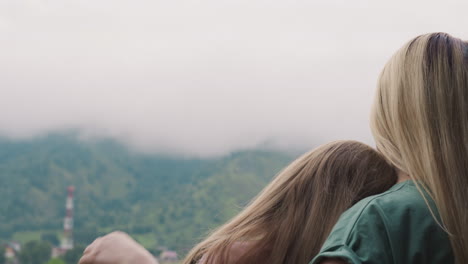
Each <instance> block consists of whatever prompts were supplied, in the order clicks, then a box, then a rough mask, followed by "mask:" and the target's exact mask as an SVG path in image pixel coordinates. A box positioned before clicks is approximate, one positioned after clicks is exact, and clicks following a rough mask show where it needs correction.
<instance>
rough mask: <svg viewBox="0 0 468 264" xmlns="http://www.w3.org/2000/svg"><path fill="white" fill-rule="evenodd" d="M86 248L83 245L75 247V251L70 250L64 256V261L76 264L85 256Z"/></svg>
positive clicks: (68, 263)
mask: <svg viewBox="0 0 468 264" xmlns="http://www.w3.org/2000/svg"><path fill="white" fill-rule="evenodd" d="M84 249H85V246H83V245H75V247H74V248H73V249H70V250H68V251H67V252H66V253H65V255H63V260H64V261H65V262H66V263H67V264H76V263H78V260H80V258H81V256H82V255H83V251H84Z"/></svg>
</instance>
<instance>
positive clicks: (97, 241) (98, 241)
mask: <svg viewBox="0 0 468 264" xmlns="http://www.w3.org/2000/svg"><path fill="white" fill-rule="evenodd" d="M101 243H102V237H98V238H96V239H95V240H94V241H93V243H91V244H90V245H89V246H87V247H86V248H85V250H84V251H83V254H87V253H90V252H92V251H93V250H94V249H96V248H97V247H99V245H100V244H101Z"/></svg>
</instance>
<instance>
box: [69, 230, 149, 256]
mask: <svg viewBox="0 0 468 264" xmlns="http://www.w3.org/2000/svg"><path fill="white" fill-rule="evenodd" d="M134 263H135V264H158V262H157V260H156V259H155V258H154V257H153V256H152V255H151V254H150V253H149V252H148V251H147V250H146V249H145V248H144V247H142V246H141V245H140V244H138V243H137V242H136V241H135V240H133V239H132V238H131V237H130V236H129V235H127V234H126V233H123V232H118V231H117V232H113V233H110V234H108V235H106V236H103V237H99V238H97V239H96V240H94V242H93V243H91V245H89V246H88V247H87V248H86V249H85V250H84V252H83V256H82V257H81V259H80V261H79V262H78V264H134Z"/></svg>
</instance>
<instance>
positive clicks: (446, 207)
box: [371, 33, 468, 264]
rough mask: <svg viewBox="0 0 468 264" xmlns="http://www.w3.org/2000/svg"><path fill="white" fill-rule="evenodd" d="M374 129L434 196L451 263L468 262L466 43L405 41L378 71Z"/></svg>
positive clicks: (381, 145)
mask: <svg viewBox="0 0 468 264" xmlns="http://www.w3.org/2000/svg"><path fill="white" fill-rule="evenodd" d="M371 128H372V130H373V134H374V137H375V141H376V143H377V148H378V149H379V151H381V152H382V154H383V155H384V156H385V157H386V158H387V159H388V160H390V161H391V162H392V163H393V164H394V165H395V166H396V167H398V168H399V169H400V170H402V171H403V172H406V173H407V174H408V175H409V176H410V177H411V178H412V179H414V180H415V183H416V184H417V186H418V188H419V190H420V191H421V190H422V189H424V190H425V192H421V193H422V194H423V196H424V195H425V194H427V195H429V196H430V197H431V198H432V199H433V200H434V201H435V204H436V206H437V209H438V211H439V214H440V219H441V221H439V220H438V219H437V218H436V221H439V223H440V224H441V226H442V227H443V228H444V229H445V230H446V231H447V233H448V234H449V235H450V240H451V244H452V248H453V251H454V254H455V259H456V263H459V264H462V263H463V264H466V263H468V43H467V42H464V41H462V40H460V39H457V38H454V37H452V36H450V35H448V34H446V33H431V34H426V35H422V36H419V37H416V38H415V39H413V40H411V41H410V42H409V43H407V44H406V45H404V46H403V47H402V48H401V49H400V50H399V51H398V52H397V53H396V54H395V55H394V56H393V57H392V58H391V59H390V61H389V62H388V63H387V64H386V66H385V68H384V70H383V71H382V74H381V76H380V79H379V83H378V88H377V96H376V99H375V103H374V109H373V111H372V117H371ZM425 198H426V200H427V198H429V197H425ZM429 209H431V207H430V206H429Z"/></svg>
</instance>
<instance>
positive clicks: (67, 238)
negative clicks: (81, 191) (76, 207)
mask: <svg viewBox="0 0 468 264" xmlns="http://www.w3.org/2000/svg"><path fill="white" fill-rule="evenodd" d="M67 191H68V196H67V202H66V205H65V207H66V209H67V214H66V215H65V219H64V221H63V240H62V245H61V249H62V250H64V251H66V250H69V249H72V248H73V192H74V191H75V187H73V186H68V188H67Z"/></svg>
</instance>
